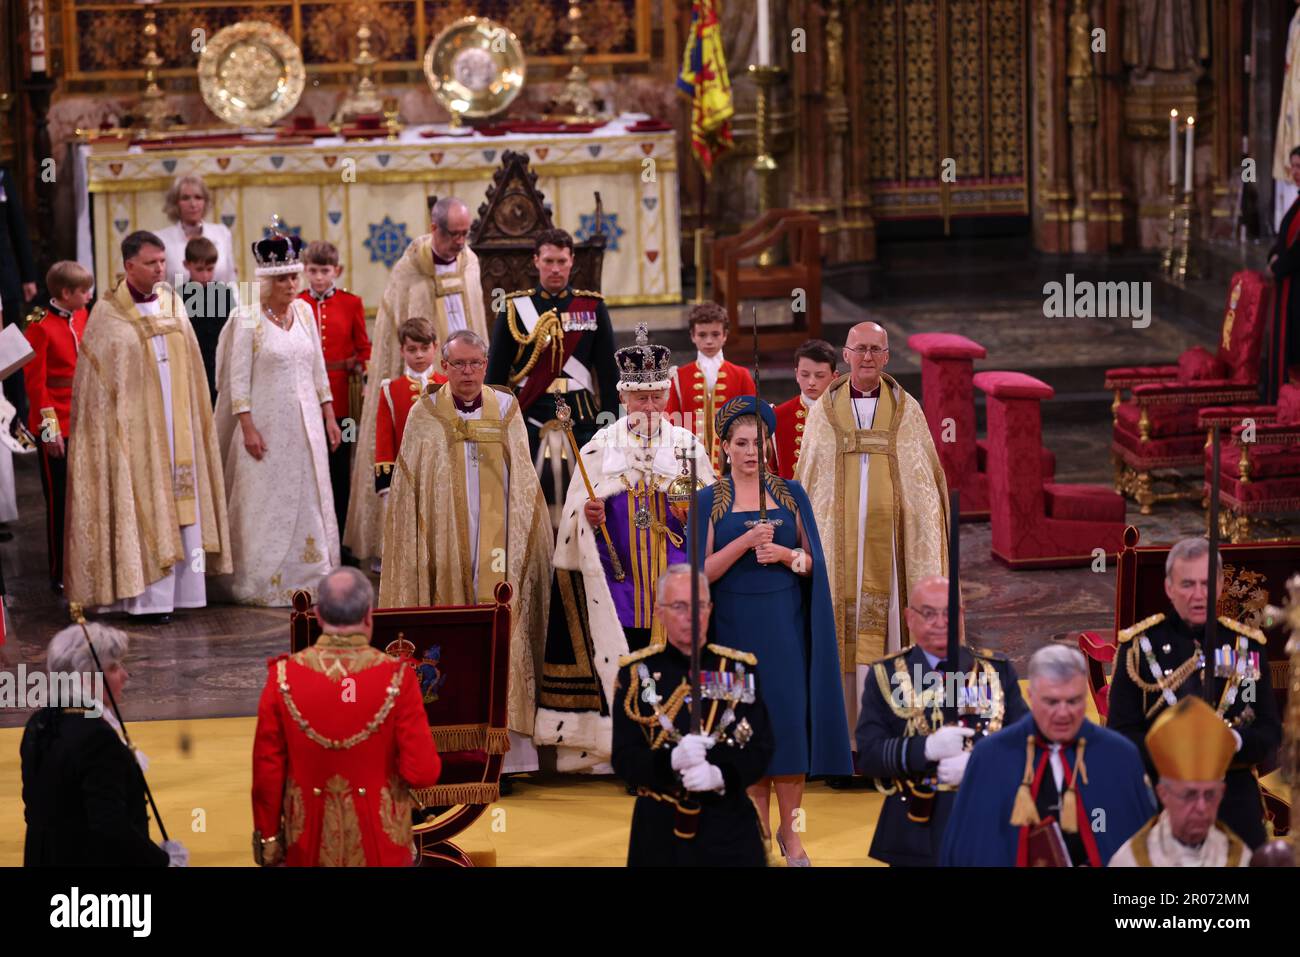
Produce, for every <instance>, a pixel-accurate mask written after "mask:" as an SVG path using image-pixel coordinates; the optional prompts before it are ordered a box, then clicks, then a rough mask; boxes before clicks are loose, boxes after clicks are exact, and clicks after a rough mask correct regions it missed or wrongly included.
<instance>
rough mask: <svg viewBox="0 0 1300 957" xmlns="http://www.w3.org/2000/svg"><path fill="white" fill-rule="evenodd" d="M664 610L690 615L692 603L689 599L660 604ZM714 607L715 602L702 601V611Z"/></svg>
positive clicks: (675, 613)
mask: <svg viewBox="0 0 1300 957" xmlns="http://www.w3.org/2000/svg"><path fill="white" fill-rule="evenodd" d="M659 607H660V608H662V609H664V611H671V612H672V613H673V614H674V615H689V614H690V612H691V603H690V602H689V601H675V602H671V603H670V604H667V605H662V604H661V605H660V606H659ZM712 607H713V602H711V601H702V602H700V611H708V610H709V609H710V608H712Z"/></svg>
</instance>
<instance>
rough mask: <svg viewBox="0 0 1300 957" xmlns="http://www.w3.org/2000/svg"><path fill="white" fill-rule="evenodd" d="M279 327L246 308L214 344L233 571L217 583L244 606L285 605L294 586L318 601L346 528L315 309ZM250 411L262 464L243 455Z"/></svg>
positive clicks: (299, 306) (302, 309)
mask: <svg viewBox="0 0 1300 957" xmlns="http://www.w3.org/2000/svg"><path fill="white" fill-rule="evenodd" d="M290 314H291V315H292V316H293V317H294V321H293V324H292V325H290V326H289V327H288V328H287V329H281V328H280V327H279V326H277V325H276V324H275V323H273V322H271V321H270V320H269V319H268V318H267V317H266V315H265V314H264V313H263V312H262V311H261V309H258V311H257V313H256V314H255V315H254V314H252V313H251V312H250V311H249V309H248V307H240V308H239V309H238V310H236V312H235V313H234V314H233V315H232V316H231V318H230V320H229V321H228V322H227V323H226V325H225V327H224V328H223V329H222V330H221V339H220V342H219V344H218V347H217V382H218V388H219V389H220V394H219V395H218V397H217V411H216V420H217V435H218V440H219V441H220V443H221V453H222V461H223V463H224V465H225V474H226V501H227V503H228V504H229V512H230V541H231V552H232V557H233V560H234V573H233V574H231V575H223V576H221V577H220V578H217V579H215V580H214V586H215V587H217V588H219V589H220V591H221V593H222V595H223V596H224V597H227V598H229V599H230V600H233V601H236V602H239V603H241V604H247V605H269V606H275V605H288V604H291V602H292V598H293V593H294V591H295V590H297V589H300V588H302V589H306V590H308V591H310V592H312V594H313V596H314V594H315V589H316V585H317V583H318V582H319V581H320V578H321V576H322V575H324V574H325V573H326V572H328V571H329V570H330V569H331V568H334V567H335V566H337V565H338V564H339V530H338V521H337V519H336V518H335V516H334V495H333V492H332V490H331V488H330V481H329V459H328V450H329V446H328V443H327V440H326V436H325V424H324V420H323V419H322V417H321V404H322V403H324V402H328V401H330V398H331V393H330V386H329V378H328V377H327V376H326V373H325V358H324V355H323V354H322V352H321V344H320V331H319V329H318V327H317V325H316V323H315V322H314V321H313V319H312V314H311V307H310V306H308V305H307V303H305V302H303V301H302V300H300V299H295V300H294V301H293V302H292V303H291V304H290ZM241 412H249V413H250V414H251V416H252V420H253V426H254V427H255V428H256V429H257V431H258V432H259V433H260V434H261V436H262V440H263V442H265V443H266V452H265V454H264V455H263V456H262V459H261V461H258V460H257V459H254V458H253V457H252V456H251V455H250V454H249V453H248V450H247V449H245V448H244V440H243V433H242V430H241V429H240V428H239V424H238V419H237V417H238V415H239V414H240V413H241Z"/></svg>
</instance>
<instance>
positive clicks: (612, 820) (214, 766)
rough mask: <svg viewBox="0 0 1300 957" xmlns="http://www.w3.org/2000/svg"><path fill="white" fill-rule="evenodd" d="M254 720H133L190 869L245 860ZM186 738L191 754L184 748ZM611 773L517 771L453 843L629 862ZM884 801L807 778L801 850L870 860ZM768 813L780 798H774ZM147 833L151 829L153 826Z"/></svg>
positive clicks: (545, 861) (516, 863) (495, 855)
mask: <svg viewBox="0 0 1300 957" xmlns="http://www.w3.org/2000/svg"><path fill="white" fill-rule="evenodd" d="M255 723H256V719H254V718H211V719H207V720H203V721H186V722H179V721H140V722H134V723H132V724H131V725H130V731H131V738H132V740H133V741H134V742H135V743H136V746H137V747H139V748H140V749H141V750H142V751H143V752H144V753H145V754H146V755H148V757H149V786H150V787H151V788H152V789H153V793H154V800H156V801H157V802H158V809H159V811H160V812H161V814H162V816H163V820H164V821H165V822H166V824H167V827H168V834H169V835H170V836H171V837H172V838H173V839H174V840H179V841H181V842H182V843H183V844H184V845H185V846H186V847H187V848H189V851H190V865H191V866H194V867H211V866H226V867H251V866H253V855H252V851H251V849H250V847H251V845H250V842H251V839H252V834H253V814H252V806H251V803H250V798H249V794H250V791H251V790H252V776H253V762H252V753H253V728H254V725H255ZM183 732H185V733H188V735H189V737H190V741H191V744H190V749H189V753H188V754H183V753H182V752H181V748H180V742H181V735H182V733H183ZM21 738H22V729H21V728H5V729H0V755H2V756H3V760H0V866H17V865H20V864H22V858H23V835H24V833H25V831H26V828H25V827H24V825H23V803H22V779H21V772H20V768H19V762H18V744H19V741H20V740H21ZM634 800H635V799H634V798H632V797H629V796H628V794H627V791H626V790H624V788H623V785H622V784H621V783H620V782H618V781H617V780H615V779H613V778H591V777H583V776H578V775H558V776H547V777H543V778H537V777H536V776H530V777H527V778H522V779H518V778H517V779H516V784H515V791H514V794H512V795H510V796H509V797H505V798H502V799H501V801H500V802H499V803H498V804H496V805H494V806H493V807H492V808H490V809H489V811H488V813H487V814H484V815H483V816H482V817H480V818H479V819H478V821H476V822H475V823H474V825H473V826H472V827H470V829H469V830H468V831H466V832H464V833H463V834H462V835H461V838H460V839H459V840H458V841H457V844H459V846H460V847H461V848H463V849H464V850H465V851H467V852H468V853H469V854H470V855H471V856H472V857H473V858H474V860H475V862H476V863H479V864H490V863H492V862H493V860H494V859H495V863H496V865H497V866H499V867H512V866H513V867H621V866H622V865H623V864H624V863H625V861H626V860H627V838H628V828H629V827H630V825H631V821H632V804H633V801H634ZM882 800H883V799H882V798H881V796H880V795H879V794H877V793H876V792H874V791H833V790H831V789H830V788H828V787H826V786H825V785H824V784H813V785H810V786H809V788H808V790H807V792H806V794H805V797H804V809H805V811H806V812H807V813H806V818H807V821H806V823H807V828H806V832H805V833H804V835H803V841H804V848H805V849H806V850H807V852H808V856H809V857H810V858H811V859H812V861H813V862H814V863H815V864H818V865H827V866H831V865H839V866H849V865H862V864H868V863H875V862H871V861H868V860H867V848H868V847H870V845H871V837H872V833H873V831H874V829H875V823H876V817H877V815H878V814H879V813H880V805H881V801H882ZM772 813H773V817H775V815H776V798H775V796H773V799H772ZM154 837H155V839H157V838H158V834H157V831H156V828H155V831H154Z"/></svg>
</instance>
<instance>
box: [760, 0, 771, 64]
mask: <svg viewBox="0 0 1300 957" xmlns="http://www.w3.org/2000/svg"><path fill="white" fill-rule="evenodd" d="M767 4H768V0H758V65H759V66H771V65H772V18H771V15H770V13H769V12H768V8H767Z"/></svg>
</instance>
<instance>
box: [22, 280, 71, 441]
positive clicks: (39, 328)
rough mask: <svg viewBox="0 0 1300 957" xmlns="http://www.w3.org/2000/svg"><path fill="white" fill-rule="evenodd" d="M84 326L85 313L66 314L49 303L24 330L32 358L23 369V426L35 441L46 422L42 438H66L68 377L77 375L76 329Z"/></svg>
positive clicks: (68, 414)
mask: <svg viewBox="0 0 1300 957" xmlns="http://www.w3.org/2000/svg"><path fill="white" fill-rule="evenodd" d="M85 327H86V310H85V309H78V310H77V311H76V312H75V313H69V312H66V311H65V310H63V309H60V308H59V307H58V306H56V305H54V304H53V303H50V308H49V310H47V311H44V312H43V314H40V315H39V316H37V317H35V318H33V319H31V320H29V321H28V323H27V328H26V330H25V332H26V335H27V341H28V343H30V344H31V347H32V352H33V353H34V355H33V356H32V358H31V360H30V361H29V362H28V363H27V365H26V367H24V369H23V382H24V384H25V385H26V387H27V403H28V405H29V406H30V407H31V409H30V411H29V412H28V415H27V427H28V428H29V429H31V430H32V434H33V435H34V436H36V438H37V439H41V438H42V430H43V425H44V423H45V422H46V421H48V422H49V423H50V426H49V427H50V430H51V431H50V432H49V433H48V434H46V435H45V436H44V437H45V438H54V437H55V435H62V436H64V437H66V436H67V435H68V430H69V427H70V423H69V421H68V420H69V416H70V415H71V413H72V377H73V376H74V375H75V374H76V372H77V350H78V348H79V346H80V342H81V339H80V336H79V334H78V330H80V329H84V328H85Z"/></svg>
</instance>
